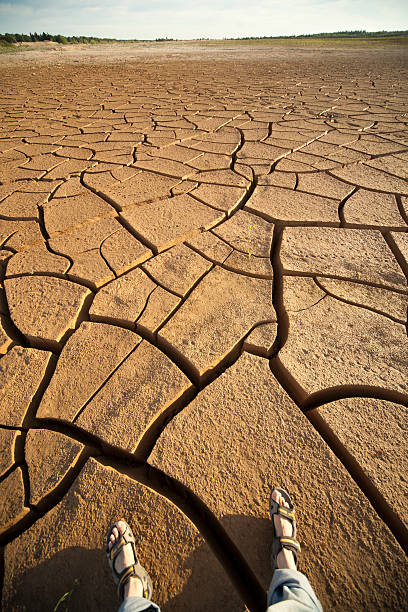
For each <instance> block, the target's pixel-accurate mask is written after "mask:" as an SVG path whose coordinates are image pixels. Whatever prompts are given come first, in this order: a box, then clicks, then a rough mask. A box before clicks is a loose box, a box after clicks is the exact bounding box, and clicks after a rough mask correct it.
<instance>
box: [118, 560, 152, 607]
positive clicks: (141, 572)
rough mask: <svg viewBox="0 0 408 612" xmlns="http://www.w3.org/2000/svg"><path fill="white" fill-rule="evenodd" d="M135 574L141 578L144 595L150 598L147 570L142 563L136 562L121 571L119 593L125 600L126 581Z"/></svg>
mask: <svg viewBox="0 0 408 612" xmlns="http://www.w3.org/2000/svg"><path fill="white" fill-rule="evenodd" d="M133 576H135V577H136V578H139V580H140V582H141V583H142V587H143V597H144V598H145V599H149V598H150V592H149V585H148V582H147V580H146V570H145V569H144V568H143V567H142V566H141V565H140V563H134V564H133V565H131V566H130V567H126V568H125V569H124V570H123V572H121V573H120V578H119V584H118V595H119V597H120V598H121V599H122V600H123V589H124V588H125V585H126V583H127V582H128V581H129V580H130V578H132V577H133Z"/></svg>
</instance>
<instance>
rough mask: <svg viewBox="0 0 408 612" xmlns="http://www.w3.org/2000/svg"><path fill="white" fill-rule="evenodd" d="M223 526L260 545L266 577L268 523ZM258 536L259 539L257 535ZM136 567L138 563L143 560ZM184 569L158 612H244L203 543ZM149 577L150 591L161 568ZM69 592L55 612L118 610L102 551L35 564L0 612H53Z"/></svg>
mask: <svg viewBox="0 0 408 612" xmlns="http://www.w3.org/2000/svg"><path fill="white" fill-rule="evenodd" d="M224 521H225V523H224ZM223 523H224V526H227V528H228V529H231V530H232V531H233V532H234V533H237V532H241V533H243V534H246V537H248V538H251V537H252V538H253V542H254V543H255V542H256V543H257V544H259V542H262V549H261V550H259V549H258V550H254V551H253V552H254V560H255V559H257V558H263V561H264V563H265V567H266V572H267V573H269V548H270V543H271V539H272V536H271V532H270V521H268V520H265V519H253V518H249V517H245V516H231V515H230V516H228V517H225V518H224V520H223ZM261 532H262V536H263V537H262V538H260V537H259V535H260V534H261ZM54 537H55V536H54ZM46 549H47V541H45V542H44V553H43V554H46ZM141 563H142V564H143V559H141ZM175 565H176V564H175ZM185 569H186V570H187V572H188V573H190V576H189V578H188V580H187V582H186V583H185V586H184V588H183V591H182V592H181V593H180V594H178V595H177V596H175V597H173V598H171V599H169V600H168V601H167V602H166V603H161V602H157V603H159V604H160V603H161V610H162V612H170V611H171V612H173V611H174V612H175V611H176V610H177V612H179V611H187V610H188V611H189V612H192V611H194V612H208V611H209V610H214V611H215V610H225V611H230V612H243V611H244V610H246V608H245V604H244V603H243V600H242V598H241V597H240V595H239V593H238V592H237V589H236V588H234V586H233V584H232V582H231V581H230V580H229V578H228V576H227V574H226V573H224V572H223V571H222V570H221V566H220V565H219V563H218V562H217V561H216V558H215V557H214V555H213V553H212V552H211V549H210V548H209V546H208V545H207V543H204V544H202V545H201V546H199V548H197V549H196V550H195V551H194V552H193V553H192V554H191V555H190V556H189V557H188V558H187V561H186V563H185ZM157 577H159V578H157ZM152 578H153V589H154V583H155V580H157V579H160V568H158V571H157V575H156V578H155V577H154V576H152ZM163 578H164V577H163ZM171 580H172V578H171V576H166V577H165V582H166V583H168V582H170V583H171ZM242 581H243V583H244V584H245V582H246V577H245V576H242ZM70 591H72V592H71V595H70V596H68V597H67V598H66V599H65V600H64V601H62V602H61V603H60V604H59V606H58V607H57V611H56V612H66V611H69V612H82V611H86V612H88V611H89V612H105V611H106V612H108V611H109V612H111V611H115V610H117V609H118V608H119V600H118V598H117V596H116V590H115V586H114V583H113V580H112V576H111V571H110V569H109V566H108V563H107V560H106V556H105V552H104V550H103V549H100V550H98V549H93V550H87V549H85V548H81V547H71V548H66V549H65V550H62V551H60V552H57V553H56V554H55V555H54V556H53V557H51V558H50V559H48V560H46V561H43V562H40V563H39V564H38V565H37V566H36V567H35V568H32V569H29V570H27V571H26V572H25V573H24V574H22V575H21V576H20V577H19V578H16V579H15V580H13V587H12V592H11V590H10V591H9V593H8V597H7V600H6V601H4V604H5V607H4V610H5V612H10V611H11V610H12V611H13V612H22V611H27V612H28V611H30V612H47V611H50V612H53V611H54V609H55V607H56V606H57V603H58V602H59V600H60V598H61V597H62V596H63V595H64V594H65V593H69V592H70ZM153 600H154V591H153Z"/></svg>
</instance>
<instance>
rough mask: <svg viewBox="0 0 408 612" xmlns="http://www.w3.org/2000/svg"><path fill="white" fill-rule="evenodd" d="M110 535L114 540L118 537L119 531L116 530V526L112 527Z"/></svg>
mask: <svg viewBox="0 0 408 612" xmlns="http://www.w3.org/2000/svg"><path fill="white" fill-rule="evenodd" d="M112 535H113V537H114V538H115V540H117V539H118V537H119V531H118V530H117V528H116V526H115V527H114V528H113V529H112Z"/></svg>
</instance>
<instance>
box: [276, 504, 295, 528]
mask: <svg viewBox="0 0 408 612" xmlns="http://www.w3.org/2000/svg"><path fill="white" fill-rule="evenodd" d="M276 505H277V506H278V509H277V511H276V514H281V515H282V516H284V517H285V518H287V519H288V520H290V521H292V523H293V522H294V521H295V520H296V519H295V510H294V508H286V507H285V506H280V505H279V504H276Z"/></svg>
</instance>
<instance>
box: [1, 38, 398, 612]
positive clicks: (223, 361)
mask: <svg viewBox="0 0 408 612" xmlns="http://www.w3.org/2000/svg"><path fill="white" fill-rule="evenodd" d="M0 74H1V83H2V85H1V90H0V114H1V118H2V121H1V131H0V151H1V153H0V183H1V184H0V198H1V202H0V207H1V208H0V260H1V268H0V270H1V277H0V298H1V299H0V318H1V326H0V354H1V359H0V373H1V374H0V419H1V421H0V423H1V425H0V445H1V474H2V475H1V478H0V496H1V500H2V503H1V507H0V519H1V535H0V543H1V545H2V546H3V548H2V555H1V563H2V565H3V569H4V576H3V582H2V600H3V609H4V610H9V611H11V610H13V611H21V610H31V611H37V610H38V611H41V612H43V611H44V610H53V609H54V608H55V606H56V604H57V602H58V600H59V599H60V598H61V596H62V595H64V593H68V594H69V596H67V600H66V602H64V604H61V605H60V607H59V608H58V609H64V606H65V607H66V608H67V609H69V610H91V611H96V610H98V611H101V610H114V609H115V608H116V606H117V599H116V595H115V591H114V587H113V582H112V580H111V576H110V570H109V568H108V566H107V562H106V559H105V555H104V551H103V548H104V539H105V534H106V531H107V528H108V527H109V525H110V523H111V522H112V521H113V520H114V519H117V518H120V517H122V516H123V517H125V518H126V519H127V520H128V521H129V522H130V523H131V525H132V527H133V529H134V531H135V533H136V534H137V540H138V544H137V546H138V550H139V552H140V557H141V560H142V562H143V564H144V565H145V566H146V568H147V569H148V571H149V572H150V574H151V575H152V578H153V582H154V585H155V592H154V599H155V600H156V601H157V602H158V603H159V604H160V605H161V606H162V610H164V611H166V610H168V611H169V610H177V611H178V610H199V611H208V610H221V609H225V610H229V611H241V610H244V609H245V606H246V607H247V609H249V610H251V611H255V610H256V611H258V610H262V609H263V606H264V603H265V597H266V595H265V593H266V589H267V586H268V582H269V580H270V570H269V550H270V545H271V539H272V536H271V526H270V521H269V519H268V496H269V492H270V487H271V486H272V485H279V484H280V485H282V486H284V487H286V488H287V489H288V490H289V491H290V492H291V493H292V495H293V498H294V501H295V504H296V508H297V513H298V517H299V539H300V541H301V544H302V549H303V550H302V555H301V561H300V569H301V570H303V571H304V572H305V573H306V574H307V575H308V577H309V579H310V581H311V582H312V584H313V586H314V588H315V590H316V592H317V594H318V596H319V597H320V599H321V601H322V603H323V606H324V607H325V609H329V610H331V609H333V610H347V609H350V610H397V609H398V610H403V609H406V599H405V597H406V596H404V593H406V587H407V575H408V572H407V570H408V563H407V561H406V557H405V556H404V553H403V550H405V552H407V550H408V531H407V524H408V504H407V499H408V495H407V494H408V487H407V477H408V476H407V474H408V468H407V438H406V430H407V405H408V381H407V363H408V344H407V305H408V289H407V277H408V197H407V196H408V182H407V178H408V102H407V100H408V87H407V52H406V50H405V49H403V48H399V47H396V48H394V49H391V48H387V49H382V50H376V49H367V48H362V49H357V50H356V49H338V48H337V49H334V48H330V47H327V48H322V49H319V50H317V51H316V50H312V49H310V48H305V49H303V48H297V49H295V48H291V47H290V46H288V47H285V48H278V47H274V46H273V45H271V46H268V47H265V46H262V45H253V46H251V45H249V46H248V45H246V46H243V45H233V44H231V43H228V44H225V45H200V44H199V43H192V44H190V45H187V44H182V43H175V44H166V45H160V46H159V45H151V46H150V47H149V46H148V45H141V44H138V45H133V46H120V45H116V46H98V47H94V48H90V49H89V48H78V47H63V48H60V47H59V48H58V49H56V50H54V48H51V49H50V50H48V51H44V50H36V51H27V52H22V53H19V54H15V55H11V56H9V55H2V56H1V57H0ZM404 602H405V603H404Z"/></svg>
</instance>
